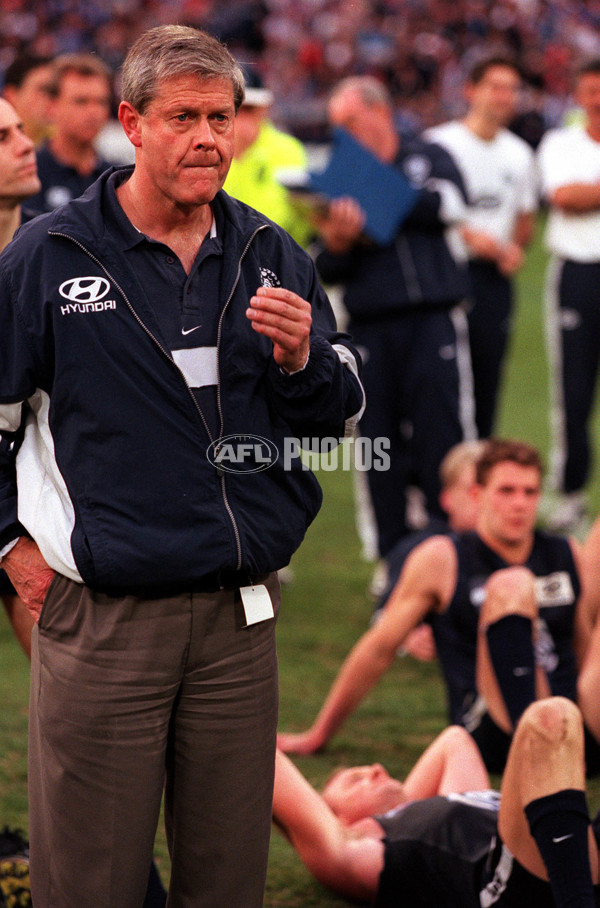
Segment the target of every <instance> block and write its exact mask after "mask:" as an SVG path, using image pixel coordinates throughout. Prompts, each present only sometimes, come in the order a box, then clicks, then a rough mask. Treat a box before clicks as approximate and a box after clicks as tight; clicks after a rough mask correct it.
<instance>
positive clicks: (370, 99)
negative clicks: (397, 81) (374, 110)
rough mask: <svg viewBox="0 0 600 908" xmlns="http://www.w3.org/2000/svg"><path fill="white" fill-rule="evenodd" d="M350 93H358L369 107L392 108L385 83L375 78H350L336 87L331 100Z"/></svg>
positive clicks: (390, 97)
mask: <svg viewBox="0 0 600 908" xmlns="http://www.w3.org/2000/svg"><path fill="white" fill-rule="evenodd" d="M349 91H353V92H356V93H357V94H358V96H359V98H360V99H361V101H362V102H363V103H364V104H367V105H368V106H369V107H371V106H373V105H375V106H379V105H381V104H383V105H385V106H386V107H391V106H392V96H391V95H390V93H389V91H388V89H387V88H386V86H385V85H384V84H383V82H380V81H379V79H376V78H375V76H348V77H347V78H346V79H342V81H341V82H339V83H338V84H337V85H336V87H335V88H334V89H333V92H332V94H331V98H337V97H338V96H339V95H341V94H345V93H346V92H349Z"/></svg>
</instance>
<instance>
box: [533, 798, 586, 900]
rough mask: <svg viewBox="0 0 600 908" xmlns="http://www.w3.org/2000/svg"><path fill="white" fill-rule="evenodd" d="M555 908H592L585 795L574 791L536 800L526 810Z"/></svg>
mask: <svg viewBox="0 0 600 908" xmlns="http://www.w3.org/2000/svg"><path fill="white" fill-rule="evenodd" d="M525 816H526V817H527V822H528V823H529V829H530V831H531V835H532V836H533V838H534V839H535V842H536V845H537V846H538V848H539V850H540V853H541V855H542V858H543V859H544V864H545V865H546V870H547V871H548V876H549V877H550V885H551V887H552V894H553V896H554V901H555V902H556V906H557V908H594V906H595V904H596V902H595V900H594V887H593V884H592V871H591V867H590V856H589V851H588V828H589V825H590V821H589V816H588V810H587V804H586V798H585V792H583V791H579V790H578V789H575V788H567V789H565V790H563V791H557V792H556V793H555V794H552V795H546V796H545V797H543V798H536V800H535V801H531V802H530V803H529V804H527V806H526V807H525Z"/></svg>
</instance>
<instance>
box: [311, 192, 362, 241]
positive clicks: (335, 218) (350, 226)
mask: <svg viewBox="0 0 600 908" xmlns="http://www.w3.org/2000/svg"><path fill="white" fill-rule="evenodd" d="M366 220H367V216H366V214H365V212H364V211H363V209H362V208H361V207H360V205H359V204H358V202H357V201H356V200H355V199H352V198H350V197H349V196H344V197H342V198H339V199H333V200H332V201H331V202H330V204H329V207H328V210H327V215H326V216H325V217H324V218H323V219H322V220H321V221H320V222H319V224H318V230H319V234H320V235H321V239H322V240H323V243H324V244H325V246H326V247H327V249H328V250H329V251H330V252H333V253H335V254H336V255H339V254H343V253H345V252H349V251H350V249H352V247H353V246H354V245H355V243H356V242H357V240H358V238H359V237H360V235H361V234H362V231H363V227H364V226H365V222H366Z"/></svg>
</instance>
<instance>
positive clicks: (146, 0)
mask: <svg viewBox="0 0 600 908" xmlns="http://www.w3.org/2000/svg"><path fill="white" fill-rule="evenodd" d="M176 22H178V23H182V24H189V25H195V26H198V27H201V28H204V29H206V30H207V31H209V32H211V33H212V34H214V35H216V36H218V37H219V38H221V39H222V40H224V41H225V42H227V44H228V45H229V47H230V49H231V50H232V51H233V53H234V54H235V55H236V56H237V57H238V59H240V60H241V61H243V62H247V63H250V64H253V65H254V66H255V67H256V68H257V69H258V71H259V72H260V74H261V75H262V77H263V79H264V82H265V84H266V86H267V87H269V88H271V89H272V90H273V92H274V95H275V106H274V108H273V112H272V115H273V119H274V121H275V123H277V124H278V125H280V126H282V127H284V128H286V129H288V130H289V131H291V132H292V133H294V134H295V135H297V136H298V137H299V138H300V139H302V140H303V141H306V142H319V141H323V140H324V139H325V138H326V136H327V127H326V112H325V107H326V98H327V95H328V93H329V91H330V89H331V88H332V86H333V85H334V84H335V83H337V82H338V81H339V79H340V78H342V77H344V76H347V75H350V74H357V73H361V74H363V73H372V74H375V75H377V76H379V77H380V78H382V79H383V80H384V81H385V82H386V83H387V84H388V86H389V87H390V89H391V91H392V93H393V96H394V99H395V102H396V104H397V116H398V122H399V125H400V126H403V127H408V128H413V129H415V131H420V130H421V129H423V128H426V127H427V126H430V125H432V124H435V123H438V122H442V121H445V120H447V119H450V118H452V117H456V116H459V115H460V114H461V113H462V112H463V103H464V102H463V99H462V94H461V86H462V83H463V80H464V77H465V73H466V72H467V71H468V70H469V68H470V67H471V66H472V64H473V63H474V61H475V60H476V59H477V58H478V57H479V56H483V55H488V54H490V53H492V52H494V53H495V52H497V51H505V50H508V51H510V52H512V53H513V54H514V55H515V56H516V57H517V59H518V60H519V62H520V64H521V66H522V68H523V71H524V74H525V77H526V90H525V91H524V92H523V94H522V99H521V110H520V112H519V118H518V122H517V123H516V124H514V126H515V131H516V132H519V133H520V134H521V135H523V137H524V138H526V139H527V140H528V141H529V142H530V144H532V145H533V146H535V145H536V144H537V142H538V141H539V137H540V135H541V133H542V132H543V130H544V129H545V128H548V127H549V126H555V125H557V124H558V123H559V122H561V121H562V119H563V117H564V114H565V111H566V109H567V108H568V106H569V104H570V99H569V95H570V85H571V82H570V73H571V72H572V68H573V62H574V60H577V59H579V58H581V57H582V56H589V55H593V54H597V53H600V0H583V2H577V3H573V2H570V0H227V2H226V3H224V2H222V0H86V2H83V3H82V2H80V0H2V3H1V4H0V79H1V78H2V76H3V74H4V72H5V71H6V68H7V67H8V66H9V65H10V63H11V62H12V61H13V60H14V59H15V57H17V56H18V55H20V54H22V53H23V52H25V51H26V52H28V53H31V54H36V55H38V54H39V55H44V56H51V57H54V56H56V55H58V54H63V53H71V52H76V51H92V52H95V53H97V54H98V55H99V56H100V57H101V58H102V59H103V60H104V61H105V62H106V63H108V64H109V66H110V67H111V69H112V70H113V72H114V73H115V97H117V98H118V97H119V85H118V71H119V67H120V64H121V63H122V61H123V59H124V57H125V54H126V51H127V49H128V47H129V46H130V45H131V43H132V42H133V41H134V40H135V38H136V37H137V36H138V34H140V33H141V32H142V31H144V30H146V29H147V28H149V27H152V26H154V25H159V24H163V23H176Z"/></svg>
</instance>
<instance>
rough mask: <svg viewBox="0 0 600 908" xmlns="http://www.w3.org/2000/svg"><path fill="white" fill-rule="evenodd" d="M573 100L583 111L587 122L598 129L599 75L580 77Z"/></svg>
mask: <svg viewBox="0 0 600 908" xmlns="http://www.w3.org/2000/svg"><path fill="white" fill-rule="evenodd" d="M575 100H576V101H577V103H578V104H579V105H580V106H581V107H582V108H583V109H584V111H585V113H586V116H587V119H588V122H589V123H590V124H591V125H593V126H595V127H596V129H598V125H599V124H600V73H585V74H584V75H583V76H580V78H579V81H578V82H577V88H576V90H575Z"/></svg>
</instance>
